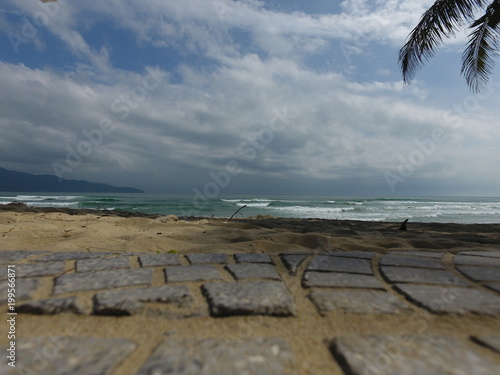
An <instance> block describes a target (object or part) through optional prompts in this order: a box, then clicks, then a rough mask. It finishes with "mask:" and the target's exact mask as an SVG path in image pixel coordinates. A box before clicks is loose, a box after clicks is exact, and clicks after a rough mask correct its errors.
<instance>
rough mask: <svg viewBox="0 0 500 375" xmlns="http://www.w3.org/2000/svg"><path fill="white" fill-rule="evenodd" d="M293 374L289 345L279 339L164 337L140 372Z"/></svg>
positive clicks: (237, 374) (211, 374) (207, 374)
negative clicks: (179, 338) (230, 339)
mask: <svg viewBox="0 0 500 375" xmlns="http://www.w3.org/2000/svg"><path fill="white" fill-rule="evenodd" d="M152 374H175V375H198V374H203V375H220V374H224V375H240V374H248V375H250V374H256V375H257V374H259V375H282V374H294V371H293V359H292V354H291V352H290V349H289V347H288V345H287V344H286V343H285V342H284V341H283V340H280V339H263V338H256V339H246V340H244V341H237V342H230V341H229V342H228V340H215V339H205V340H195V339H191V340H172V339H169V338H167V339H165V340H164V341H163V342H162V343H161V344H160V345H159V346H158V348H157V349H156V350H155V351H154V353H153V355H151V357H149V358H148V360H147V361H146V363H145V364H144V366H143V367H142V368H141V369H140V370H139V372H138V374H137V375H152Z"/></svg>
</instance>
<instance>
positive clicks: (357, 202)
mask: <svg viewBox="0 0 500 375" xmlns="http://www.w3.org/2000/svg"><path fill="white" fill-rule="evenodd" d="M10 202H23V203H26V204H27V205H29V206H38V207H41V206H46V207H47V206H51V207H60V208H61V207H65V208H89V209H101V210H120V211H132V212H144V213H148V214H159V215H169V214H173V215H177V216H205V217H211V216H214V217H227V218H229V217H230V216H231V215H233V214H234V213H235V212H236V211H237V210H238V209H240V208H241V210H240V211H239V213H237V214H236V215H235V217H250V216H256V215H271V216H277V217H288V218H290V217H292V218H321V219H340V220H363V221H391V222H399V221H403V220H405V219H409V220H410V221H414V222H441V223H500V198H498V197H497V198H478V197H474V198H471V197H427V198H363V197H356V198H353V197H349V198H347V197H301V196H297V197H290V196H247V195H242V196H225V197H222V196H221V197H217V198H214V199H205V198H204V200H196V199H194V197H193V195H165V194H87V193H85V194H60V193H58V194H50V193H40V194H26V193H12V194H11V193H0V204H7V203H10ZM243 206H245V207H244V208H242V207H243Z"/></svg>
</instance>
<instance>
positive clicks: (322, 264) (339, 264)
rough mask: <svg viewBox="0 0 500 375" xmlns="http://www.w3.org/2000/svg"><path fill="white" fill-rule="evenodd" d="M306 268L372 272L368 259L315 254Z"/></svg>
mask: <svg viewBox="0 0 500 375" xmlns="http://www.w3.org/2000/svg"><path fill="white" fill-rule="evenodd" d="M307 270H308V271H330V272H346V273H361V274H367V275H372V274H373V272H372V269H371V264H370V261H369V260H366V259H352V258H344V257H336V256H325V255H317V256H315V257H314V258H313V260H312V261H311V263H309V266H308V267H307Z"/></svg>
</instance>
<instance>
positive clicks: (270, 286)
mask: <svg viewBox="0 0 500 375" xmlns="http://www.w3.org/2000/svg"><path fill="white" fill-rule="evenodd" d="M202 289H203V292H204V294H205V295H206V296H207V300H208V304H209V305H210V312H211V314H212V315H213V316H226V315H249V314H262V315H294V314H295V303H294V301H293V297H292V295H291V294H290V292H289V291H288V289H287V288H286V287H285V285H284V284H283V283H280V282H275V281H269V282H266V281H248V282H236V283H212V284H204V285H203V287H202Z"/></svg>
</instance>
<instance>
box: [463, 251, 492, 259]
mask: <svg viewBox="0 0 500 375" xmlns="http://www.w3.org/2000/svg"><path fill="white" fill-rule="evenodd" d="M459 255H475V256H484V257H491V258H500V251H462V252H461V253H460V254H459Z"/></svg>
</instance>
